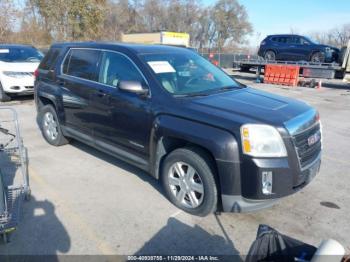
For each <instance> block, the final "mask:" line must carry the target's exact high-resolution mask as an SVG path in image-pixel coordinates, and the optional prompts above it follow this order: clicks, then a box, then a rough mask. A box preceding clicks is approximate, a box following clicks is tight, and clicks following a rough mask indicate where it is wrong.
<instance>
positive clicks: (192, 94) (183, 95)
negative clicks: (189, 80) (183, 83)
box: [174, 93, 209, 97]
mask: <svg viewBox="0 0 350 262" xmlns="http://www.w3.org/2000/svg"><path fill="white" fill-rule="evenodd" d="M208 95H209V94H208V93H188V94H178V95H174V96H175V97H196V96H208Z"/></svg>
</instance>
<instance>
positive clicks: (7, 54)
mask: <svg viewBox="0 0 350 262" xmlns="http://www.w3.org/2000/svg"><path fill="white" fill-rule="evenodd" d="M42 58H43V54H42V53H41V52H40V51H39V50H37V49H36V48H34V47H33V46H28V45H14V44H0V102H4V101H9V100H10V99H11V95H16V94H17V95H26V94H33V92H34V71H35V70H36V69H37V68H38V65H39V63H40V61H41V59H42Z"/></svg>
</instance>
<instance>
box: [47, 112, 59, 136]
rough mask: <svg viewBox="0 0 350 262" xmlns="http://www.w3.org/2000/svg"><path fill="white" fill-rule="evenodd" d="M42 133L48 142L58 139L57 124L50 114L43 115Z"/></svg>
mask: <svg viewBox="0 0 350 262" xmlns="http://www.w3.org/2000/svg"><path fill="white" fill-rule="evenodd" d="M44 131H45V133H46V135H47V136H48V138H49V139H50V140H56V138H57V137H58V126H57V122H56V120H55V118H54V116H53V114H52V113H51V112H46V113H45V115H44Z"/></svg>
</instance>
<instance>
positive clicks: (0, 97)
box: [0, 83, 11, 102]
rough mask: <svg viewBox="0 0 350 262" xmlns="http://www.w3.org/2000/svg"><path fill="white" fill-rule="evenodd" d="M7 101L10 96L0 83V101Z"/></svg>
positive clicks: (9, 99)
mask: <svg viewBox="0 0 350 262" xmlns="http://www.w3.org/2000/svg"><path fill="white" fill-rule="evenodd" d="M8 101H11V97H9V96H8V95H7V94H6V93H5V91H4V89H3V88H2V85H1V83H0V102H8Z"/></svg>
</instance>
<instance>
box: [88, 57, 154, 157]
mask: <svg viewBox="0 0 350 262" xmlns="http://www.w3.org/2000/svg"><path fill="white" fill-rule="evenodd" d="M120 81H138V82H141V83H142V84H144V85H146V80H145V78H144V76H143V75H142V73H141V72H140V71H139V69H138V68H137V66H136V65H135V64H134V63H133V62H132V60H131V59H130V58H128V57H127V56H126V55H124V54H122V53H119V52H112V51H103V53H102V56H101V62H100V69H99V77H98V82H99V84H100V86H99V88H98V89H97V90H95V93H96V94H95V95H93V96H92V98H91V103H92V105H93V108H94V112H96V114H97V115H96V116H95V117H96V119H99V121H94V123H93V124H94V135H95V139H96V143H100V144H99V146H102V147H106V149H110V150H111V151H113V150H114V151H115V152H116V153H118V152H119V153H123V152H124V151H126V152H132V153H133V154H136V155H138V156H140V157H141V158H143V159H148V152H149V139H150V130H151V124H152V123H151V99H150V97H149V96H141V95H138V94H134V93H129V92H125V91H122V90H119V89H118V84H119V83H120ZM120 149H121V150H120ZM126 154H127V153H126ZM129 156H130V154H129ZM139 160H140V159H139Z"/></svg>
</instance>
